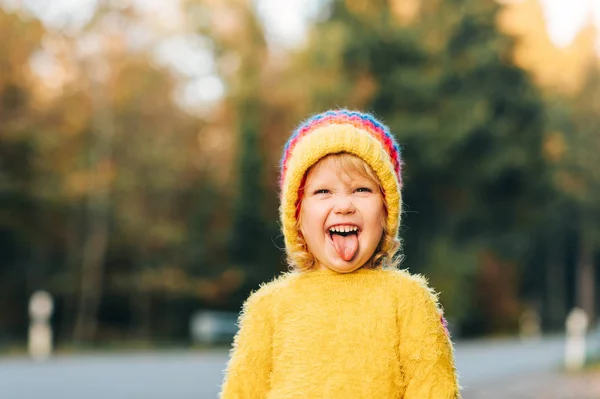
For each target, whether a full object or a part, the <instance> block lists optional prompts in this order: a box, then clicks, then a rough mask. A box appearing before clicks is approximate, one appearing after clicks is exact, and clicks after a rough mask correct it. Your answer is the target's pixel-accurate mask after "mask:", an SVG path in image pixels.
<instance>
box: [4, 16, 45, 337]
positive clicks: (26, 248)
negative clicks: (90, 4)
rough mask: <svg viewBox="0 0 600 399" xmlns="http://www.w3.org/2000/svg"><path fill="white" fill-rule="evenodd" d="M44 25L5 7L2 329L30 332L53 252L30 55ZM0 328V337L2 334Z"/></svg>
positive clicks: (38, 44) (35, 50)
mask: <svg viewBox="0 0 600 399" xmlns="http://www.w3.org/2000/svg"><path fill="white" fill-rule="evenodd" d="M43 35H44V28H43V26H42V25H41V24H40V23H39V22H38V21H36V20H34V19H31V18H26V17H24V16H22V15H19V14H16V13H7V12H6V11H4V10H2V9H1V8H0V37H3V38H10V40H2V41H1V42H0V118H1V120H2V124H1V126H0V258H1V259H2V260H1V261H0V292H2V301H0V302H1V305H0V306H1V308H0V314H1V315H2V318H0V330H3V331H9V330H10V328H11V327H12V328H15V329H16V330H17V331H19V332H21V333H24V332H25V331H26V323H27V318H28V316H27V313H26V307H25V306H24V304H25V303H26V301H27V300H28V299H29V295H30V294H31V293H33V291H34V290H35V289H37V288H38V286H39V284H40V282H41V280H42V279H43V278H44V277H45V276H44V274H45V273H47V267H46V266H47V263H46V259H45V257H46V256H47V255H48V253H49V252H50V251H49V249H50V247H51V246H50V242H48V241H46V240H45V238H46V237H44V234H48V233H49V231H48V230H47V227H48V226H47V224H46V223H44V219H43V218H42V216H41V213H42V211H43V209H45V208H50V207H51V206H52V205H51V204H45V203H43V202H41V201H39V197H38V193H37V192H36V189H35V185H36V182H37V176H36V165H35V148H36V143H35V129H36V127H37V125H38V123H39V112H38V110H37V108H36V101H35V80H34V79H33V76H32V71H31V68H30V64H29V61H30V58H31V57H32V56H33V55H34V54H36V52H37V51H39V49H40V46H41V41H42V37H43ZM4 334H5V333H0V340H1V339H2V335H4Z"/></svg>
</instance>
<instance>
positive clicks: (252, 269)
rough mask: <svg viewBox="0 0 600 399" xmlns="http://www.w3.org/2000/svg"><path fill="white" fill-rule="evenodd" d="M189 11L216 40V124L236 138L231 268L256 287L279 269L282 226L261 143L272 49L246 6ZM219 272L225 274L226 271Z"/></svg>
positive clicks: (196, 5) (192, 5)
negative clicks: (270, 203) (219, 84)
mask: <svg viewBox="0 0 600 399" xmlns="http://www.w3.org/2000/svg"><path fill="white" fill-rule="evenodd" d="M187 7H188V8H187V9H188V15H190V16H191V17H190V20H191V23H192V26H195V27H196V28H197V31H198V33H199V34H201V35H205V36H206V37H208V38H210V40H211V43H212V46H213V54H214V57H215V59H216V64H217V65H218V66H219V67H218V70H217V73H218V76H219V77H220V78H221V80H222V81H223V82H224V84H225V87H226V94H225V97H224V98H223V100H222V107H223V109H224V111H223V113H222V114H221V116H222V117H224V118H226V119H225V120H221V121H219V120H215V121H214V122H213V123H215V124H222V125H226V126H228V128H227V130H226V131H222V133H223V134H235V140H234V142H235V143H236V145H235V148H236V150H237V157H236V158H237V163H236V164H235V165H236V170H235V172H234V175H235V180H233V181H232V180H229V182H232V183H233V184H234V187H236V189H235V190H233V195H234V201H233V210H232V216H233V220H232V224H231V233H230V244H229V252H230V257H229V261H230V266H229V267H232V268H241V269H243V270H244V271H245V272H246V273H247V281H248V282H252V283H251V284H253V285H255V284H258V283H260V282H262V281H264V280H265V279H268V278H270V277H271V276H272V275H273V274H274V273H275V272H276V271H277V270H278V269H279V267H280V263H279V262H278V260H277V250H276V248H275V246H274V245H273V243H272V235H273V233H274V232H276V231H277V225H276V223H275V220H273V219H267V218H266V215H265V213H266V212H265V208H266V207H265V196H266V192H265V184H264V183H265V170H264V167H263V165H264V158H265V156H264V153H263V146H262V145H261V143H262V142H263V140H264V135H263V134H262V132H263V131H264V128H265V126H266V125H267V124H268V123H269V121H268V120H266V116H267V114H266V108H267V107H266V105H265V100H264V99H265V98H266V96H267V95H268V94H267V93H266V92H265V90H264V87H263V83H264V82H265V78H266V76H265V73H266V71H267V66H268V49H267V44H266V41H265V37H264V32H263V29H262V26H261V25H260V21H259V20H258V19H257V18H256V15H255V13H254V9H253V8H252V4H251V3H249V2H247V1H235V0H232V1H225V2H211V1H202V0H201V1H195V0H190V1H188V3H187ZM195 17H198V18H195ZM208 21H209V22H208ZM207 22H208V23H207ZM216 266H217V270H219V269H220V270H222V269H223V266H224V265H216Z"/></svg>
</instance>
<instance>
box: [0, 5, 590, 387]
mask: <svg viewBox="0 0 600 399" xmlns="http://www.w3.org/2000/svg"><path fill="white" fill-rule="evenodd" d="M599 26H600V1H597V0H571V1H568V2H567V1H565V0H510V1H509V0H504V1H499V0H387V1H382V0H371V1H367V0H286V1H283V0H280V1H277V0H254V1H249V0H169V1H167V0H153V1H150V0H55V1H52V2H48V1H43V0H0V381H1V380H2V378H3V377H2V374H3V371H4V376H5V377H4V378H5V380H3V386H6V384H4V383H9V382H12V384H13V385H12V386H13V391H12V392H13V393H12V395H13V396H9V397H10V398H13V397H14V398H22V397H23V398H29V397H37V396H36V395H35V393H32V392H33V391H31V392H30V391H26V390H23V389H26V388H27V389H28V387H27V386H26V385H27V384H25V383H20V382H19V381H25V377H23V376H24V375H28V374H27V373H29V372H30V371H29V370H30V369H29V368H27V367H26V366H27V364H28V360H26V359H27V352H28V350H31V342H30V341H29V342H28V340H29V338H30V337H31V336H32V325H33V324H34V320H38V321H39V319H40V317H38V316H36V314H37V313H36V312H35V311H31V309H30V308H32V307H35V306H34V305H32V304H31V302H30V301H31V299H32V295H33V294H34V293H36V292H38V293H39V291H43V292H45V293H47V294H48V295H46V294H44V295H45V296H44V298H51V301H50V302H51V303H48V302H49V301H48V300H47V299H45V300H43V301H42V304H41V305H40V304H39V303H38V304H37V305H36V306H38V307H40V306H41V307H42V308H44V306H46V307H49V308H50V309H48V311H42V312H41V313H43V314H45V316H43V315H42V317H41V319H43V320H42V321H41V323H42V324H44V323H46V325H47V326H48V327H49V330H50V331H51V333H52V336H51V343H52V351H53V353H55V354H57V355H62V357H60V356H59V358H61V359H63V361H64V362H67V363H60V364H61V367H63V368H64V367H67V369H68V367H70V366H73V367H74V369H76V370H84V369H85V365H86V364H87V365H88V366H89V365H91V364H97V361H96V360H93V359H96V358H95V357H85V356H92V355H91V354H98V353H105V352H110V353H115V352H117V353H123V352H124V351H127V352H128V353H130V352H132V351H135V352H136V353H137V355H136V356H139V353H140V352H143V353H145V354H148V353H158V352H159V351H160V353H162V354H163V355H162V356H166V355H164V353H165V350H167V349H168V350H169V351H168V353H169V354H171V355H168V356H174V355H172V353H175V352H177V351H182V350H183V352H177V353H180V355H179V356H182V357H181V358H177V357H175V358H174V357H168V358H159V360H157V358H155V357H153V356H154V355H152V356H151V357H150V358H144V357H142V358H138V357H136V356H133V355H132V356H129V357H123V358H120V357H115V358H111V359H113V360H112V361H113V362H114V363H115V364H117V365H126V366H123V367H126V368H127V369H128V370H132V369H136V367H137V366H136V367H134V366H131V367H129V363H127V362H129V361H134V360H132V359H136V360H135V361H137V362H139V364H138V363H135V364H137V365H138V366H139V367H142V368H143V367H150V366H148V364H149V363H148V362H155V363H156V367H157V368H156V370H168V369H169V367H174V369H173V370H174V371H172V375H176V376H179V378H184V377H182V376H189V380H186V381H187V382H181V381H180V382H181V384H179V385H178V386H179V387H180V388H181V387H182V386H186V387H187V388H185V389H188V391H185V389H184V388H181V389H183V391H181V392H184V391H185V392H188V393H181V396H174V394H175V393H174V392H173V390H172V389H171V390H169V391H165V392H170V394H171V396H170V397H181V398H183V397H186V398H187V397H207V398H211V397H216V396H215V395H216V392H217V390H218V385H219V384H220V382H221V381H220V380H221V378H222V375H221V374H220V373H221V371H222V369H223V368H224V364H225V361H226V356H227V352H226V350H227V348H228V345H229V344H230V340H231V337H232V336H233V334H235V330H236V327H235V318H236V317H237V312H238V311H239V309H240V306H241V303H242V302H243V300H244V299H245V298H246V297H247V296H248V295H249V293H250V292H251V291H252V290H254V289H256V288H258V286H259V284H260V283H262V282H265V281H268V280H270V279H271V278H273V277H274V276H275V275H277V274H278V273H280V272H282V271H285V270H286V265H285V264H284V261H283V260H284V256H283V251H282V247H283V240H282V237H281V234H280V231H279V225H278V188H277V176H278V164H279V158H280V155H281V150H282V147H283V144H284V143H285V141H286V139H287V138H288V136H289V134H290V133H291V131H292V130H293V129H294V127H295V126H296V125H297V124H298V123H299V122H300V121H302V120H303V119H305V118H306V117H308V116H309V115H310V114H312V113H315V112H321V111H323V110H325V109H328V108H335V107H347V108H351V109H359V110H364V111H368V112H372V113H374V114H376V115H377V116H378V117H380V118H381V119H382V120H383V121H384V122H385V123H386V124H388V125H389V127H390V129H391V130H392V132H393V133H394V134H395V136H396V138H397V140H398V142H399V143H401V145H402V148H403V158H404V162H405V169H404V170H405V177H404V179H405V189H404V203H405V214H404V215H403V226H402V232H401V235H402V237H403V240H404V247H403V249H404V251H403V252H404V254H405V260H404V263H403V267H404V268H407V269H409V270H410V271H411V272H413V273H424V274H426V275H427V276H428V277H429V279H430V283H431V285H432V286H433V287H435V289H436V290H437V291H439V292H440V300H441V303H442V305H443V306H444V309H445V312H446V316H447V318H448V320H449V322H450V325H451V330H452V334H453V339H454V340H455V341H456V342H458V345H457V358H458V362H459V369H460V370H461V374H462V375H463V376H464V378H465V379H466V380H467V381H468V382H469V383H470V382H471V381H473V384H475V383H476V382H477V383H482V382H483V381H484V379H483V377H481V379H477V378H479V377H477V378H475V377H471V376H473V375H474V374H470V371H472V372H473V373H476V371H477V370H479V371H481V370H482V369H481V367H484V366H483V365H484V364H489V363H494V364H496V363H497V362H496V361H495V360H490V359H493V358H490V357H489V356H492V355H491V354H490V352H489V351H488V350H489V349H490V348H492V349H494V348H495V349H497V350H498V355H499V356H501V355H502V354H504V355H506V354H507V353H510V354H511V355H510V358H507V359H505V360H504V362H505V363H502V362H500V364H499V365H498V364H496V365H497V366H498V369H494V370H491V371H489V375H488V374H486V378H488V379H487V380H485V381H488V380H490V381H491V377H492V376H497V377H499V376H500V375H505V374H503V373H504V372H506V371H507V370H508V369H510V368H511V367H512V368H513V369H515V370H517V368H515V367H516V366H515V360H518V359H521V360H523V359H530V360H531V359H536V361H538V363H539V364H538V363H536V364H538V365H537V366H535V367H533V366H531V368H530V369H528V370H530V371H532V372H534V371H535V372H536V373H538V374H536V375H537V376H538V377H537V378H540V379H542V380H543V379H544V378H549V377H548V374H539V373H540V372H541V371H542V370H546V369H550V368H551V369H552V370H554V368H556V367H558V364H559V363H560V362H561V361H562V354H563V347H564V346H565V342H566V341H565V336H568V335H569V331H566V330H565V329H566V327H565V326H566V324H565V323H566V321H567V317H568V315H569V314H570V312H571V311H572V310H573V309H574V308H578V309H581V310H582V311H583V312H584V314H585V317H584V319H585V323H584V324H585V327H586V328H584V329H583V330H585V331H587V332H588V335H589V338H588V340H587V342H588V345H587V346H586V349H585V350H586V351H587V352H586V353H588V356H587V360H586V362H585V363H586V365H590V366H589V368H590V369H592V370H593V369H594V363H595V360H594V359H595V357H594V356H595V355H594V353H595V352H594V353H592V351H591V349H590V348H591V347H592V346H593V345H591V344H590V343H592V344H593V343H594V342H598V341H599V340H600V336H599V335H598V334H597V333H593V332H594V331H598V330H596V329H595V328H596V325H597V315H598V312H599V309H600V294H599V293H598V292H599V291H600V271H599V270H598V264H599V263H600V155H599V154H600V130H599V129H600V59H599V57H600V40H599V39H600V34H599V32H600V31H599V28H598V27H599ZM38 298H39V297H38ZM49 305H50V306H49ZM44 312H45V313H44ZM575 324H576V323H575ZM585 331H584V332H583V334H584V335H585ZM594 334H595V335H594ZM498 342H500V344H499V345H501V346H500V347H498V346H495V345H496V344H497V343H498ZM494 343H496V344H494ZM502 345H506V346H502ZM544 345H545V346H544ZM28 348H29V349H28ZM526 348H530V349H526ZM531 348H535V350H536V351H538V352H527V350H533V349H531ZM174 351H175V352H174ZM186 353H193V354H194V355H193V356H192V355H185V354H186ZM534 353H535V354H534ZM549 353H552V354H553V355H552V357H548V359H546V358H545V357H544V356H546V355H548V354H549ZM74 354H85V356H83V355H82V356H83V357H80V358H78V359H84V360H77V361H76V360H73V357H72V356H74ZM94 356H95V355H94ZM119 356H120V355H119ZM147 356H150V355H147ZM156 356H158V355H156ZM188 356H192V357H188ZM469 356H472V357H469ZM548 356H549V355H548ZM467 358H468V360H467ZM542 358H543V359H545V360H544V361H543V362H542V360H541V359H542ZM2 359H4V360H2ZM64 359H70V360H64ZM149 359H150V360H149ZM160 359H162V360H160ZM177 359H179V360H177ZM52 361H54V362H57V361H59V360H52ZM52 361H51V362H50V363H46V364H47V365H48V364H50V365H51V366H48V367H52V370H61V369H60V367H58V366H56V364H54V363H52ZM78 361H81V362H83V363H77V362H78ZM69 362H75V363H69ZM178 362H179V363H178ZM186 362H190V363H189V364H188V363H186ZM516 363H519V362H518V361H517V362H516ZM53 364H54V365H53ZM65 364H66V365H65ZM140 364H145V365H146V366H140ZM153 364H154V363H153ZM52 365H53V366H52ZM69 365H70V366H69ZM90 367H91V366H90ZM117 369H118V368H117ZM24 370H27V371H24ZM41 370H45V371H44V375H52V376H49V377H47V381H46V382H47V383H48V384H57V381H63V380H61V377H60V376H58V377H57V376H55V375H54V374H47V373H46V371H47V370H48V369H40V375H41V374H42V373H41ZM63 370H64V369H63ZM69 370H71V369H69ZM113 370H115V368H113ZM156 370H155V372H156V376H157V378H156V379H155V381H160V378H158V377H159V376H160V375H161V374H162V373H163V371H156ZM182 370H186V371H182ZM200 370H204V371H202V372H201V371H200ZM586 370H587V369H586ZM72 371H73V370H71V371H69V373H71V372H72ZM90 372H92V371H90ZM96 372H99V371H98V370H96ZM11 373H12V374H11ZM19 373H21V374H19ZM23 373H25V374H23ZM151 373H152V372H149V374H148V375H151ZM168 373H169V372H168V371H167V374H168ZM186 373H188V374H186ZM589 373H590V371H585V372H584V373H583V374H580V375H584V376H585V378H588V379H589V375H590V374H589ZM591 373H593V372H591ZM200 374H202V375H203V376H204V377H202V378H200V377H198V376H199V375H200ZM560 375H561V376H563V374H560ZM594 375H595V377H597V380H600V374H594ZM19 376H21V377H19ZM71 376H72V375H71ZM121 376H122V375H121ZM19 378H22V380H20V379H19ZM123 378H124V377H123ZM146 378H148V377H146ZM185 378H187V377H185ZM470 378H472V380H471V379H470ZM532 378H533V377H532ZM560 378H563V377H560ZM564 378H567V377H564ZM568 378H569V381H571V379H577V378H579V377H576V376H574V375H573V374H569V377H568ZM582 378H583V377H582ZM150 379H152V377H150ZM552 379H553V380H555V381H556V380H558V379H559V378H558V377H557V375H555V374H553V377H552ZM72 380H77V378H74V377H70V379H67V380H64V381H72ZM134 380H135V378H133V377H132V378H131V379H129V380H128V381H134ZM542 380H540V381H542ZM511 381H513V382H514V381H516V380H514V379H513V380H511ZM530 381H537V380H535V379H530ZM544 381H545V380H544ZM578 381H579V386H583V385H585V384H584V383H582V382H581V380H578ZM105 382H106V380H105ZM65 383H66V382H65ZM92 383H93V382H90V384H92ZM171 383H172V381H171ZM585 383H587V385H585V392H587V393H586V394H585V395H588V394H589V395H592V396H585V395H584V394H581V395H580V396H577V397H581V398H584V397H585V398H587V397H590V398H591V397H595V398H599V397H600V387H598V384H596V385H595V387H593V386H592V385H593V384H591V383H589V381H587V380H586V382H585ZM185 384H189V385H185ZM582 384H583V385H582ZM59 385H60V384H59ZM59 385H56V386H54V388H56V389H59V388H57V387H58V386H59ZM125 385H126V384H125ZM509 385H510V384H509ZM513 385H514V384H513ZM517 385H518V384H517ZM525 385H527V384H525ZM530 385H531V383H530ZM533 385H535V387H537V388H539V387H540V386H543V385H545V383H543V382H539V383H538V382H535V383H534V384H533ZM48 386H50V385H48ZM114 386H124V385H123V384H120V385H119V384H115V385H114ZM114 386H113V387H114ZM164 386H166V385H164ZM504 386H506V384H504ZM71 388H72V387H71ZM130 388H131V389H132V391H127V392H129V393H128V394H123V395H124V396H119V394H118V393H115V392H112V393H111V395H112V397H127V398H129V397H131V398H133V397H138V396H135V394H134V393H132V392H138V391H136V389H138V388H136V387H135V384H134V385H132V387H130ZM48 389H50V388H48ZM115 389H116V388H115ZM203 389H204V391H203ZM531 389H533V388H531V387H530V390H531ZM581 389H584V388H581ZM594 389H597V391H595V394H596V395H597V396H593V394H591V393H590V392H592V391H593V390H594ZM8 392H9V395H11V391H10V386H9V391H8ZM27 392H29V393H27ZM46 392H49V391H46ZM57 392H58V391H57ZM71 392H73V391H71ZM139 392H141V391H139ZM153 392H155V393H156V392H160V389H158V388H156V389H154V390H153ZM200 392H203V394H201V393H200ZM472 392H475V391H472ZM582 392H583V391H582ZM165 394H168V393H165ZM28 395H29V396H28ZM78 395H79V396H77V397H81V395H83V394H78ZM140 395H141V394H140ZM186 395H189V396H186ZM202 395H205V396H202ZM472 395H475V393H473V394H472ZM481 395H483V396H481ZM485 395H486V394H484V393H481V394H480V395H479V396H473V397H492V396H485ZM57 397H58V396H57ZM60 397H63V398H66V397H67V396H65V394H63V395H62V396H60ZM85 397H91V396H85ZM140 397H146V398H148V397H151V396H148V395H146V396H140ZM157 397H161V396H157ZM163 397H164V396H163ZM500 397H512V396H509V395H508V394H504V395H503V396H500ZM514 397H538V396H514ZM540 397H541V396H540ZM543 397H550V396H543ZM557 397H558V396H557Z"/></svg>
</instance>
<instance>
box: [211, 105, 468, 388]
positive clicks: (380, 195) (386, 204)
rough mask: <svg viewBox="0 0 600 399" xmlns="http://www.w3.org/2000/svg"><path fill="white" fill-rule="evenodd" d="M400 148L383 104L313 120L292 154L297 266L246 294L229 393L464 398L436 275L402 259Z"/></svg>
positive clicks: (287, 218)
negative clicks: (401, 265) (428, 277)
mask: <svg viewBox="0 0 600 399" xmlns="http://www.w3.org/2000/svg"><path fill="white" fill-rule="evenodd" d="M401 167H402V162H401V159H400V150H399V147H398V145H397V143H396V142H395V141H394V139H393V137H392V135H391V134H390V132H389V130H388V129H387V127H385V126H384V125H383V124H382V123H381V122H379V121H377V120H376V119H375V118H373V117H372V116H371V115H368V114H363V113H358V112H350V111H347V110H335V111H328V112H325V113H323V114H320V115H316V116H314V117H312V118H310V119H308V120H307V121H305V122H304V123H303V124H301V125H300V126H299V127H298V129H296V131H295V132H294V134H293V135H292V136H291V138H290V139H289V141H288V143H287V144H286V146H285V149H284V155H283V159H282V162H281V181H280V183H281V208H280V211H281V212H280V214H281V224H282V230H283V234H284V238H285V245H286V252H287V255H288V261H289V264H290V265H291V268H292V269H293V270H292V271H290V272H288V273H286V274H283V275H282V276H280V277H278V278H277V279H275V280H274V281H272V282H270V283H268V284H266V285H263V286H262V287H261V288H260V289H259V290H258V291H256V292H254V293H253V294H252V295H250V297H249V298H248V300H247V301H246V303H245V304H244V309H243V312H242V314H241V316H240V323H239V324H240V329H239V331H238V334H237V335H236V337H235V341H234V345H233V349H232V352H231V358H230V360H229V364H228V367H227V371H226V377H225V381H224V384H223V387H222V391H221V398H222V399H242V398H248V399H259V398H268V399H284V398H286V399H287V398H290V399H292V398H293V399H297V398H308V399H320V398H327V399H353V398H361V399H365V398H373V399H392V398H397V399H400V398H404V399H427V398H436V399H450V398H452V399H454V398H458V397H459V387H458V383H457V375H456V370H455V366H454V359H453V350H452V343H451V341H450V338H449V336H448V332H447V330H446V328H445V324H444V319H443V316H442V312H441V309H440V307H439V306H438V303H437V299H436V296H435V295H434V294H433V292H432V291H431V290H430V289H429V288H428V286H427V284H426V282H425V280H424V279H423V278H421V277H419V276H413V275H410V274H409V273H408V272H406V271H400V270H398V269H397V260H396V259H395V257H394V255H395V254H396V252H397V251H398V247H399V240H398V238H397V233H398V226H399V222H400V214H401V205H402V199H401V188H402V178H401V169H402V168H401Z"/></svg>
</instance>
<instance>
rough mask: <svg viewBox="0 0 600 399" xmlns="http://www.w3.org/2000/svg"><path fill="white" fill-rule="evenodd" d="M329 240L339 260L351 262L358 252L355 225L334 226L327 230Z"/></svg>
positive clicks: (357, 231)
mask: <svg viewBox="0 0 600 399" xmlns="http://www.w3.org/2000/svg"><path fill="white" fill-rule="evenodd" d="M328 232H329V238H330V240H331V243H332V245H333V247H334V248H335V250H336V252H337V253H338V255H339V256H340V258H342V259H344V260H345V261H346V262H348V261H350V260H352V258H354V255H355V254H356V252H357V250H358V233H359V228H358V226H355V225H336V226H332V227H330V228H329V231H328Z"/></svg>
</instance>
